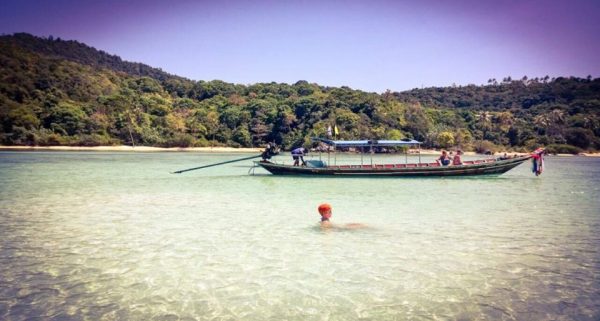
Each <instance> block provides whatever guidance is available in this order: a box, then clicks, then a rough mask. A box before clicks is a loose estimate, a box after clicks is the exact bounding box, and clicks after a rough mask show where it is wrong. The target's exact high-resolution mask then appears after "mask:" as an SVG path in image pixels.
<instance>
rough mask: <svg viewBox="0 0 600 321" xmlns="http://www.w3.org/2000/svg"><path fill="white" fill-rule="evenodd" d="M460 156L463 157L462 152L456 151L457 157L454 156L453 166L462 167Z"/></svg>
mask: <svg viewBox="0 0 600 321" xmlns="http://www.w3.org/2000/svg"><path fill="white" fill-rule="evenodd" d="M460 155H462V151H461V150H458V151H456V155H454V158H452V165H462V164H463V163H462V159H460Z"/></svg>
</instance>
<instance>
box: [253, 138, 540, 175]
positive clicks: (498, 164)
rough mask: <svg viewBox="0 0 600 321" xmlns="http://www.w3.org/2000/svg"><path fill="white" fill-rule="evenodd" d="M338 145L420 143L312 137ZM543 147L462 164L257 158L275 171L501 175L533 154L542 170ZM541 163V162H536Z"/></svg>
mask: <svg viewBox="0 0 600 321" xmlns="http://www.w3.org/2000/svg"><path fill="white" fill-rule="evenodd" d="M313 140H317V141H319V142H323V143H325V144H327V145H330V146H333V149H334V150H335V149H336V148H360V149H361V150H363V151H364V149H368V150H371V151H372V150H374V149H376V148H381V147H386V148H388V147H398V146H400V147H414V146H420V144H421V143H420V142H418V141H415V140H379V141H376V140H358V141H334V140H327V139H320V138H317V139H313ZM542 154H543V149H538V150H536V151H535V152H534V153H532V154H531V155H525V156H518V157H513V158H498V159H496V158H491V159H480V160H470V161H463V162H462V165H449V166H444V165H441V164H440V163H438V162H434V163H422V162H421V161H420V153H419V162H418V163H404V164H401V163H398V164H395V163H394V164H373V161H372V158H371V163H370V164H356V165H337V164H335V165H328V164H327V163H326V162H325V161H322V160H318V161H316V160H312V161H307V162H306V165H305V166H293V165H286V164H278V163H275V162H272V161H270V160H268V159H262V160H260V161H255V162H254V163H255V164H256V165H257V166H260V167H262V168H264V169H266V170H267V171H269V172H270V173H272V174H274V175H324V176H406V177H419V176H473V175H499V174H502V173H505V172H507V171H509V170H511V169H513V168H515V167H517V166H519V165H520V164H522V163H523V162H525V161H527V160H528V159H530V158H534V160H536V161H537V163H534V173H535V174H536V175H539V174H540V173H541V168H542V167H541V164H542V157H541V155H542ZM336 163H337V162H336ZM536 164H538V165H536Z"/></svg>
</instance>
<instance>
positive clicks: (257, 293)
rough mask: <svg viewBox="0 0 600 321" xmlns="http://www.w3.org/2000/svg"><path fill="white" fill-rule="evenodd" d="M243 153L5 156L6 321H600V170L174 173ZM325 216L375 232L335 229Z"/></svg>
mask: <svg viewBox="0 0 600 321" xmlns="http://www.w3.org/2000/svg"><path fill="white" fill-rule="evenodd" d="M244 156H248V155H247V154H227V155H225V154H199V153H100V152H98V153H94V152H72V153H68V152H20V153H17V152H0V236H1V237H0V319H1V320H31V319H36V318H41V319H46V320H83V319H89V320H152V319H154V320H242V319H243V320H282V319H287V320H327V319H329V320H403V319H410V320H432V319H433V320H448V319H456V320H473V319H484V320H598V319H600V281H599V275H600V255H599V248H600V236H599V235H600V213H599V212H600V211H599V209H600V190H599V187H598V183H599V182H600V159H594V158H583V157H570V158H556V157H554V158H552V157H550V158H547V163H546V164H547V169H546V172H545V173H544V174H543V175H542V176H540V177H535V176H534V175H532V174H531V173H530V170H529V164H528V163H527V164H524V165H521V166H519V167H517V168H515V169H513V170H512V171H510V172H508V173H506V174H504V175H501V176H497V177H479V178H426V179H424V178H416V179H415V178H413V179H407V178H305V177H304V178H303V177H275V176H271V175H269V174H267V173H266V172H264V171H263V170H260V169H257V170H256V171H255V174H256V175H254V176H249V175H247V172H248V170H249V165H250V164H251V162H250V161H244V162H241V163H232V164H228V165H224V166H220V167H213V168H209V169H204V170H200V171H194V172H189V173H185V174H180V175H173V174H169V172H170V171H174V170H178V169H183V168H188V167H195V166H199V165H204V164H210V163H215V162H219V161H225V160H231V159H235V158H240V157H244ZM377 157H378V158H377V159H380V158H390V157H392V156H377ZM287 158H288V157H280V159H281V160H285V161H286V162H290V160H288V159H287ZM355 160H356V159H355ZM321 202H328V203H331V204H332V205H333V208H334V210H333V218H332V220H333V221H334V223H338V224H340V225H343V224H344V223H350V222H360V223H365V224H367V225H368V226H369V227H368V228H367V229H362V230H330V231H323V230H321V229H320V228H318V227H317V226H318V224H317V221H318V219H319V217H318V215H317V212H316V207H317V206H318V204H319V203H321Z"/></svg>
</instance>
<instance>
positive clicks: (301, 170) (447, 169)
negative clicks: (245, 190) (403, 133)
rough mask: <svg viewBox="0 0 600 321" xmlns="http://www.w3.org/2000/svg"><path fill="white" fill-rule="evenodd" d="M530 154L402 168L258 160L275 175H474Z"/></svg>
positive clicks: (500, 169)
mask: <svg viewBox="0 0 600 321" xmlns="http://www.w3.org/2000/svg"><path fill="white" fill-rule="evenodd" d="M529 158H530V157H529V156H525V157H520V158H513V159H508V160H502V161H494V162H490V163H481V164H470V165H461V166H438V167H402V168H362V167H360V168H339V167H337V166H332V167H324V168H311V167H300V166H291V165H281V164H274V163H267V162H256V164H257V165H260V166H261V167H263V168H264V169H266V170H267V171H269V172H271V173H272V174H273V175H323V176H472V175H497V174H502V173H505V172H507V171H509V170H511V169H513V168H514V167H516V166H518V165H520V164H522V163H523V162H524V161H526V160H527V159H529Z"/></svg>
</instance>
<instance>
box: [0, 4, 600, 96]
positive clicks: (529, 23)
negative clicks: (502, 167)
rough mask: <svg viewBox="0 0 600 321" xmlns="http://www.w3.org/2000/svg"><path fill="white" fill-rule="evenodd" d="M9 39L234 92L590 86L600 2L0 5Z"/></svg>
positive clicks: (595, 71) (599, 45) (0, 24)
mask: <svg viewBox="0 0 600 321" xmlns="http://www.w3.org/2000/svg"><path fill="white" fill-rule="evenodd" d="M14 32H29V33H32V34H35V35H39V36H48V35H53V36H54V37H60V38H62V39H74V40H78V41H81V42H84V43H86V44H88V45H91V46H93V47H95V48H97V49H101V50H104V51H107V52H109V53H112V54H116V55H118V56H120V57H121V58H123V59H125V60H128V61H136V62H142V63H146V64H148V65H150V66H153V67H159V68H162V69H163V70H165V71H167V72H170V73H173V74H176V75H180V76H184V77H187V78H190V79H193V80H212V79H220V80H223V81H227V82H233V83H240V84H251V83H256V82H271V81H275V82H286V83H294V82H296V81H298V80H307V81H309V82H315V83H318V84H320V85H325V86H349V87H352V88H355V89H362V90H367V91H376V92H383V91H385V90H386V89H391V90H393V91H402V90H407V89H412V88H415V87H422V86H424V87H428V86H448V85H452V84H453V83H456V84H457V85H466V84H470V83H473V84H484V83H487V80H488V79H489V78H497V79H498V80H501V79H502V78H504V77H506V76H512V77H513V78H521V77H523V76H524V75H527V76H529V77H530V78H532V77H536V76H537V77H543V76H545V75H549V76H551V77H553V76H579V77H586V76H587V75H592V76H593V77H599V76H600V59H599V57H600V1H599V0H568V1H567V0H564V1H530V0H490V1H486V0H472V1H469V0H460V1H451V0H448V1H443V0H421V1H419V0H414V1H391V0H390V1H377V0H375V1H326V0H322V1H303V0H294V1H285V0H279V1H276V0H271V1H243V0H231V1H191V0H188V1H176V0H173V1H158V0H129V1H127V0H121V1H117V0H102V1H101V0H98V1H88V0H52V1H50V0H37V1H36V0H15V1H9V0H0V33H4V34H11V33H14Z"/></svg>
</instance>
